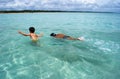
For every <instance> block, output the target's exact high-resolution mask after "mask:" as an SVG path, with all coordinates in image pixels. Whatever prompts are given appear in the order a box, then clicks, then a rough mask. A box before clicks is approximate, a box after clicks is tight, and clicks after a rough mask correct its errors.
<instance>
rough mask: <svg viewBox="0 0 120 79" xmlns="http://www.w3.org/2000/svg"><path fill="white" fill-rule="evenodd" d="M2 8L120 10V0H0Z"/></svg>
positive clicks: (0, 9) (0, 7)
mask: <svg viewBox="0 0 120 79" xmlns="http://www.w3.org/2000/svg"><path fill="white" fill-rule="evenodd" d="M2 10H63V11H101V12H120V0H0V11H2Z"/></svg>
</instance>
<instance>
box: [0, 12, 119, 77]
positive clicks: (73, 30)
mask: <svg viewBox="0 0 120 79" xmlns="http://www.w3.org/2000/svg"><path fill="white" fill-rule="evenodd" d="M30 26H34V27H35V28H36V33H40V32H43V33H44V36H43V37H42V38H40V40H39V42H38V44H34V43H32V42H31V40H30V38H29V37H24V36H21V35H19V34H18V33H17V30H22V31H23V32H26V33H28V28H29V27H30ZM51 32H55V33H65V34H67V35H70V36H73V37H80V36H83V37H85V41H83V42H81V41H69V40H63V39H54V38H51V37H50V36H49V34H50V33H51ZM0 40H1V41H0V78H1V79H119V78H120V14H115V13H20V14H0Z"/></svg>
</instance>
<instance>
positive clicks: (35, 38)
mask: <svg viewBox="0 0 120 79" xmlns="http://www.w3.org/2000/svg"><path fill="white" fill-rule="evenodd" d="M29 32H30V33H29V34H26V33H23V32H21V31H18V33H19V34H21V35H23V36H30V38H31V40H32V41H33V42H37V40H38V38H39V37H42V36H43V34H42V33H41V34H35V28H34V27H30V28H29Z"/></svg>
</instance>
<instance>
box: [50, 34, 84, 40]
mask: <svg viewBox="0 0 120 79" xmlns="http://www.w3.org/2000/svg"><path fill="white" fill-rule="evenodd" d="M50 36H52V37H54V38H62V39H68V40H80V41H83V40H84V38H83V37H80V38H73V37H71V36H68V35H64V34H55V33H51V34H50Z"/></svg>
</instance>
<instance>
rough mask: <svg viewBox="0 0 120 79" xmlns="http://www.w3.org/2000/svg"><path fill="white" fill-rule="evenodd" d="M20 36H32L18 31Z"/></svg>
mask: <svg viewBox="0 0 120 79" xmlns="http://www.w3.org/2000/svg"><path fill="white" fill-rule="evenodd" d="M18 33H19V34H21V35H24V36H30V34H26V33H23V32H21V31H18Z"/></svg>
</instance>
